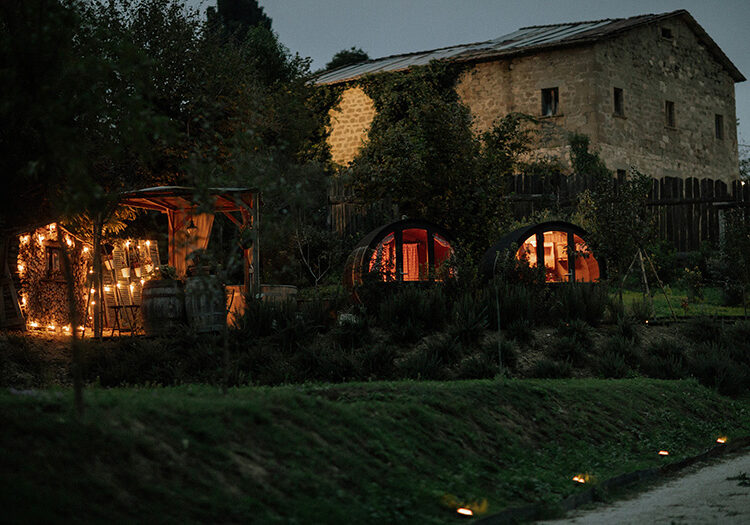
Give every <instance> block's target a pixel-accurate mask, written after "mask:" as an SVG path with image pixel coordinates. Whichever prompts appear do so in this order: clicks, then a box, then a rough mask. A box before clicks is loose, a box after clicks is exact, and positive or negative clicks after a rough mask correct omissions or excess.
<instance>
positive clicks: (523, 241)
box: [480, 221, 603, 283]
mask: <svg viewBox="0 0 750 525" xmlns="http://www.w3.org/2000/svg"><path fill="white" fill-rule="evenodd" d="M585 239H586V232H585V231H584V230H583V229H582V228H579V227H578V226H576V225H575V224H571V223H569V222H562V221H552V222H542V223H538V224H532V225H530V226H525V227H523V228H519V229H517V230H515V231H512V232H511V233H509V234H507V235H505V236H504V237H503V238H501V239H500V240H499V241H498V242H497V243H496V244H495V245H494V246H492V248H490V249H489V250H487V251H486V252H485V253H484V256H483V257H482V261H481V263H480V270H481V271H482V273H483V274H485V275H487V276H492V275H493V273H494V268H495V259H496V257H497V254H498V253H500V254H502V253H503V252H506V251H508V250H511V249H513V250H515V251H516V258H517V259H519V260H522V259H526V260H527V261H528V262H529V265H530V266H536V265H537V264H539V262H543V263H544V266H545V269H546V272H545V280H546V281H547V282H549V283H560V282H569V281H573V282H595V281H598V280H599V278H600V277H601V275H602V272H603V268H600V264H599V262H598V261H597V260H596V258H595V257H594V254H593V253H592V252H591V249H590V248H589V247H588V244H587V243H586V240H585Z"/></svg>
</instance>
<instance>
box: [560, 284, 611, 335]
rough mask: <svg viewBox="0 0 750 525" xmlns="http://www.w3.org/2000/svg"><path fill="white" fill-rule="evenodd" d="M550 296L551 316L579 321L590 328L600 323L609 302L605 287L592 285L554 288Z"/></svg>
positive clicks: (567, 285) (571, 285) (565, 285)
mask: <svg viewBox="0 0 750 525" xmlns="http://www.w3.org/2000/svg"><path fill="white" fill-rule="evenodd" d="M552 296H553V308H552V314H553V315H554V316H555V317H556V318H557V319H563V320H567V321H572V320H581V321H585V322H587V323H588V324H590V325H592V326H596V325H598V324H599V323H600V322H601V320H602V317H603V315H604V310H605V308H606V306H607V303H608V302H609V296H608V294H607V289H606V287H604V286H603V285H599V284H592V283H568V284H564V285H560V286H556V287H555V289H554V292H553V294H552Z"/></svg>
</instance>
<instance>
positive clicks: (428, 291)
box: [377, 286, 449, 343]
mask: <svg viewBox="0 0 750 525" xmlns="http://www.w3.org/2000/svg"><path fill="white" fill-rule="evenodd" d="M448 313H449V308H448V300H447V298H446V296H445V294H444V293H443V291H442V289H441V288H440V287H437V286H436V287H430V288H423V287H419V286H404V287H399V289H397V290H396V291H395V292H394V293H392V294H389V295H388V296H387V297H385V298H384V299H383V300H382V302H381V303H380V306H379V308H378V310H377V322H378V324H379V325H380V326H382V327H383V328H384V329H385V330H386V331H388V332H389V334H390V335H391V338H392V339H393V341H395V342H401V343H413V342H415V341H417V340H419V338H420V337H422V336H423V335H425V334H426V333H429V332H438V331H440V330H442V329H443V328H444V327H445V325H446V323H447V321H448V317H449V316H448Z"/></svg>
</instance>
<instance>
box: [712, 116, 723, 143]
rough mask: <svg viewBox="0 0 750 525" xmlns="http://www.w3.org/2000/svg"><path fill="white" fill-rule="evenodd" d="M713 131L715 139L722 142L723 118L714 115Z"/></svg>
mask: <svg viewBox="0 0 750 525" xmlns="http://www.w3.org/2000/svg"><path fill="white" fill-rule="evenodd" d="M714 130H715V131H716V138H717V139H719V140H724V116H723V115H714Z"/></svg>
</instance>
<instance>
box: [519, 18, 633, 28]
mask: <svg viewBox="0 0 750 525" xmlns="http://www.w3.org/2000/svg"><path fill="white" fill-rule="evenodd" d="M641 16H643V15H641ZM646 16H648V15H646ZM634 18H635V17H634ZM619 20H625V19H624V18H602V19H600V20H578V21H576V22H560V23H558V24H539V25H534V26H523V27H519V28H518V30H519V31H520V30H521V29H539V28H542V27H562V26H574V25H578V24H598V23H600V22H617V21H619Z"/></svg>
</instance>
